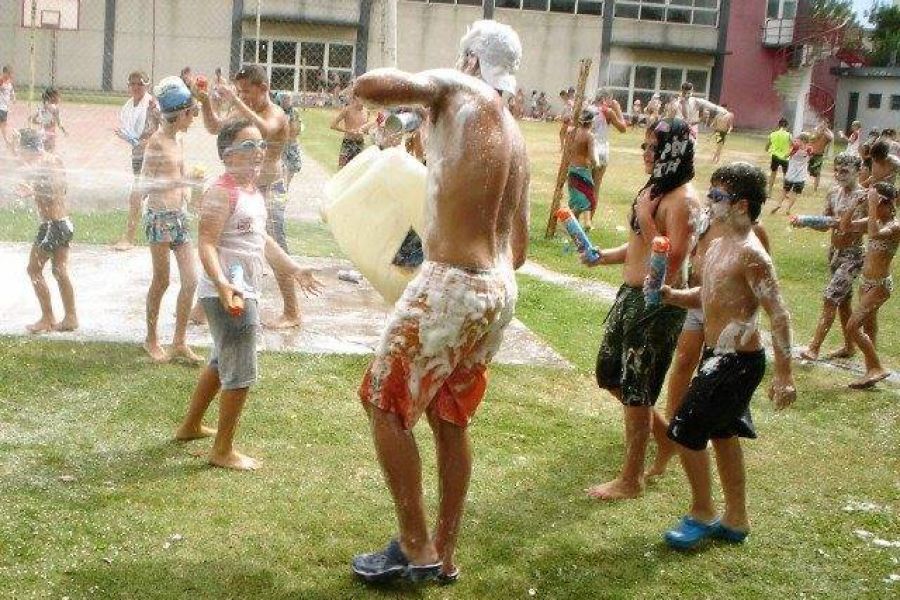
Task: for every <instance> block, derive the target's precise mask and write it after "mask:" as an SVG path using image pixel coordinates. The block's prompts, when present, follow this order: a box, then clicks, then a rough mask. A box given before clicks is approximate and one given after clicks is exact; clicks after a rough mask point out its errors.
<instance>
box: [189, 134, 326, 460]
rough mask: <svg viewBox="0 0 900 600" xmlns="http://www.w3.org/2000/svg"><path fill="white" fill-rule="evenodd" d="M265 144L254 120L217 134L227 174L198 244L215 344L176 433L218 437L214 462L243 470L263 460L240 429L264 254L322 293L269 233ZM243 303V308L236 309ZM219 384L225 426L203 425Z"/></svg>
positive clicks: (211, 200)
mask: <svg viewBox="0 0 900 600" xmlns="http://www.w3.org/2000/svg"><path fill="white" fill-rule="evenodd" d="M264 146H265V141H264V140H263V139H262V135H261V133H260V131H259V130H258V129H257V128H256V126H255V125H254V124H253V123H252V122H251V121H249V120H243V121H242V120H235V121H229V122H228V123H226V124H225V125H223V126H222V127H221V128H220V130H219V134H218V136H217V138H216V147H217V149H218V151H219V158H221V159H222V162H224V163H225V173H224V174H223V175H222V176H221V177H220V178H219V179H218V181H216V183H215V184H214V185H213V186H211V187H210V188H209V190H208V191H207V192H206V194H205V195H204V198H203V202H202V204H201V209H200V232H199V244H198V245H199V249H200V262H201V263H202V264H203V276H202V278H201V280H200V289H199V294H198V295H199V296H200V302H201V303H202V304H203V310H204V311H205V312H206V316H207V320H208V321H209V331H210V333H211V334H212V338H213V350H212V353H211V355H210V358H209V364H207V365H206V368H204V369H203V371H201V372H200V378H199V379H198V381H197V387H196V388H195V389H194V393H193V395H192V396H191V403H190V406H189V407H188V412H187V414H186V415H185V417H184V421H182V423H181V425H180V426H179V428H178V431H176V433H175V439H178V440H181V441H188V440H194V439H200V438H204V437H210V436H215V441H214V442H213V445H212V448H211V449H210V452H209V462H210V464H212V465H214V466H216V467H224V468H227V469H237V470H241V471H247V470H252V469H255V468H257V467H258V466H259V465H258V463H257V461H256V460H254V459H253V458H250V457H249V456H246V455H244V454H241V453H240V452H237V451H236V450H235V449H234V434H235V430H236V429H237V424H238V420H239V419H240V416H241V411H242V410H243V408H244V403H245V402H246V400H247V395H248V394H249V392H250V386H251V385H253V383H254V382H255V381H256V377H257V368H256V335H257V330H258V328H259V306H258V304H257V303H258V299H259V295H260V278H261V276H262V265H263V255H265V259H266V260H267V261H268V262H269V264H270V265H272V266H273V268H275V269H277V270H278V271H279V272H281V273H285V274H286V275H287V276H288V277H291V278H293V279H294V280H295V281H296V282H297V284H298V285H299V286H300V288H301V289H302V290H303V291H304V292H308V293H311V294H317V293H319V290H320V289H321V284H320V283H319V282H318V280H316V278H315V277H313V275H312V273H311V272H310V271H309V269H303V268H301V267H300V266H299V265H298V264H297V263H295V262H294V261H293V260H291V258H290V257H289V256H288V255H287V254H286V253H285V252H284V250H282V249H281V247H280V246H279V245H278V243H277V242H275V240H273V239H272V237H271V236H270V235H268V234H267V233H266V220H267V211H266V206H265V200H264V199H263V196H262V192H261V191H260V190H259V186H257V184H256V178H257V177H259V176H260V173H261V171H262V167H263V165H264V164H265V159H264V158H263V156H264ZM235 266H240V267H241V270H242V271H243V276H242V281H240V282H238V281H236V280H235V279H233V278H232V275H233V274H234V273H235V271H236V270H235ZM238 306H240V307H241V308H240V310H236V311H234V312H232V309H236V308H237V307H238ZM220 391H221V395H220V398H219V428H218V430H213V429H210V428H208V427H204V426H203V416H204V415H205V414H206V410H207V408H209V405H210V403H211V402H212V400H213V398H215V397H216V395H217V394H219V392H220Z"/></svg>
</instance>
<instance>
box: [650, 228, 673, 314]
mask: <svg viewBox="0 0 900 600" xmlns="http://www.w3.org/2000/svg"><path fill="white" fill-rule="evenodd" d="M670 248H671V244H670V243H669V238H667V237H665V236H662V235H658V236H656V237H655V238H653V243H652V244H651V245H650V249H651V250H652V253H651V254H650V273H649V274H648V275H647V279H646V280H645V281H644V304H645V305H646V306H657V305H659V303H660V301H661V299H662V298H661V295H660V292H659V290H660V288H662V286H663V284H664V283H665V282H666V266H667V265H668V263H669V249H670Z"/></svg>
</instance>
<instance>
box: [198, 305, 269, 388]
mask: <svg viewBox="0 0 900 600" xmlns="http://www.w3.org/2000/svg"><path fill="white" fill-rule="evenodd" d="M200 302H201V303H202V304H203V311H204V312H205V313H206V319H207V321H208V322H209V332H210V333H211V334H212V338H213V350H212V353H211V354H210V357H209V366H211V367H213V368H214V369H216V370H217V371H218V372H219V381H220V382H221V383H222V389H223V390H240V389H243V388H248V387H250V386H251V385H252V384H253V383H254V382H255V381H256V333H257V331H258V330H259V307H258V306H257V304H256V300H252V299H248V300H247V301H246V302H245V303H244V312H243V314H242V315H241V316H239V317H232V316H231V315H230V314H228V313H227V312H225V308H224V307H223V306H222V303H221V302H219V299H218V298H201V299H200Z"/></svg>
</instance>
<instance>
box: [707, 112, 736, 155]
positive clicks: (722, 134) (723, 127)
mask: <svg viewBox="0 0 900 600" xmlns="http://www.w3.org/2000/svg"><path fill="white" fill-rule="evenodd" d="M712 126H713V140H714V141H715V143H716V150H715V152H713V158H712V161H713V163H718V162H719V160H720V159H721V158H722V149H723V148H725V139H726V138H727V137H728V134H729V133H731V130H732V129H734V113H733V112H731V111H730V110H728V105H727V104H723V105H722V110H720V111H719V112H717V113H716V116H715V117H713V122H712Z"/></svg>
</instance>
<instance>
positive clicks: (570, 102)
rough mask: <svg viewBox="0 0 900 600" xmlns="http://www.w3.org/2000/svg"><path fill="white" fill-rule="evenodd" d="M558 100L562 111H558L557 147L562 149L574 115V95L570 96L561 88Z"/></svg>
mask: <svg viewBox="0 0 900 600" xmlns="http://www.w3.org/2000/svg"><path fill="white" fill-rule="evenodd" d="M559 101H560V102H562V111H561V112H560V113H559V121H560V123H559V149H560V150H562V149H563V146H565V145H566V135H568V133H569V128H570V127H572V120H573V117H574V116H575V95H574V94H573V95H571V96H570V95H569V92H568V91H566V90H562V91H561V92H560V93H559Z"/></svg>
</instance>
